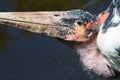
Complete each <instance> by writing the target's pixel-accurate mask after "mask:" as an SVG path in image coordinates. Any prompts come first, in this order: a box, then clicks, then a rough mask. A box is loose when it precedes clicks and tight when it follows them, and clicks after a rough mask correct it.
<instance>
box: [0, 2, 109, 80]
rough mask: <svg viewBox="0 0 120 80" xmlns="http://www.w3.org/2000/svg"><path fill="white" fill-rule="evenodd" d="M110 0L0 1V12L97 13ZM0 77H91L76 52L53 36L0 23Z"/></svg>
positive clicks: (82, 79)
mask: <svg viewBox="0 0 120 80" xmlns="http://www.w3.org/2000/svg"><path fill="white" fill-rule="evenodd" d="M109 3H110V0H0V11H1V12H5V11H10V12H11V11H36V10H37V11H38V10H49V11H50V10H70V9H84V10H87V11H90V12H91V13H93V14H98V13H100V12H101V11H103V10H105V9H106V8H107V5H108V4H109ZM0 80H93V78H91V77H90V76H89V75H88V74H87V72H85V71H84V69H83V68H82V66H81V63H80V61H79V56H77V55H76V52H75V51H74V50H72V49H71V48H69V47H68V46H66V45H65V44H63V43H61V42H59V41H57V40H56V39H54V38H51V37H47V36H43V35H39V34H34V33H30V32H25V31H23V30H19V29H16V28H13V27H11V26H4V25H0ZM95 80H96V79H95Z"/></svg>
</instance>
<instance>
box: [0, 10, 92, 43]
mask: <svg viewBox="0 0 120 80" xmlns="http://www.w3.org/2000/svg"><path fill="white" fill-rule="evenodd" d="M75 11H78V10H75ZM80 11H81V12H83V11H82V10H79V12H80ZM74 13H75V12H72V11H48V12H45V11H44V12H1V13H0V23H1V24H5V25H9V26H13V27H17V28H20V29H24V30H27V31H30V32H34V33H40V34H45V35H48V36H52V37H56V38H61V39H64V40H68V41H86V40H88V38H87V37H85V35H86V33H85V32H86V28H85V25H86V24H87V23H85V21H84V19H83V21H84V22H82V23H81V25H77V24H75V23H76V21H77V19H78V18H77V17H79V16H82V15H77V14H75V15H74ZM83 14H84V12H83ZM73 15H74V16H73ZM76 15H77V17H76ZM89 15H90V16H91V17H92V15H91V14H90V13H89ZM71 16H72V17H71Z"/></svg>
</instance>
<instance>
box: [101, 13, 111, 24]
mask: <svg viewBox="0 0 120 80" xmlns="http://www.w3.org/2000/svg"><path fill="white" fill-rule="evenodd" d="M109 15H110V13H109V12H107V13H104V14H102V15H101V16H100V19H99V20H100V25H102V24H104V23H105V21H106V20H107V18H108V16H109Z"/></svg>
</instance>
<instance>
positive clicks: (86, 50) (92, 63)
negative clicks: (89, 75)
mask: <svg viewBox="0 0 120 80" xmlns="http://www.w3.org/2000/svg"><path fill="white" fill-rule="evenodd" d="M75 49H76V50H77V52H78V55H80V59H81V61H82V62H83V65H84V66H85V67H86V68H87V69H88V70H89V71H91V72H93V73H95V74H97V75H99V76H102V77H105V78H109V77H114V76H115V72H114V71H113V70H112V69H110V68H109V67H108V66H107V65H106V63H105V61H104V57H103V56H102V54H100V52H99V51H98V48H97V44H96V39H94V40H93V41H91V42H89V43H80V44H79V45H78V44H76V46H75Z"/></svg>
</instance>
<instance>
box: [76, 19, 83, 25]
mask: <svg viewBox="0 0 120 80" xmlns="http://www.w3.org/2000/svg"><path fill="white" fill-rule="evenodd" d="M76 22H77V25H79V26H81V25H83V24H84V22H83V21H82V20H77V21H76Z"/></svg>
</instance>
